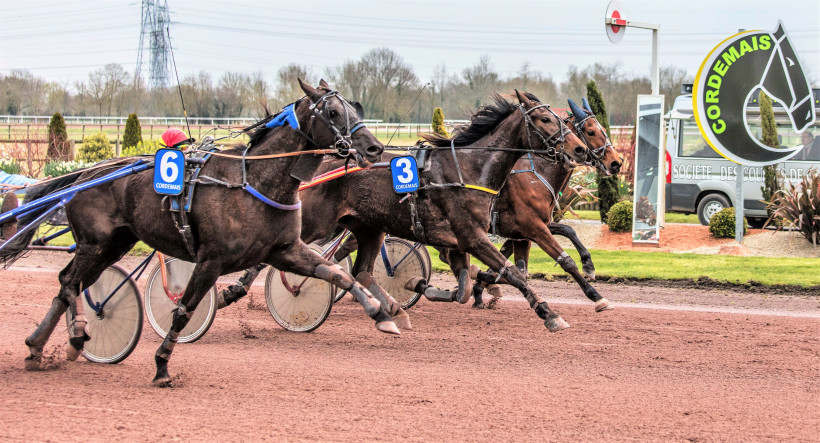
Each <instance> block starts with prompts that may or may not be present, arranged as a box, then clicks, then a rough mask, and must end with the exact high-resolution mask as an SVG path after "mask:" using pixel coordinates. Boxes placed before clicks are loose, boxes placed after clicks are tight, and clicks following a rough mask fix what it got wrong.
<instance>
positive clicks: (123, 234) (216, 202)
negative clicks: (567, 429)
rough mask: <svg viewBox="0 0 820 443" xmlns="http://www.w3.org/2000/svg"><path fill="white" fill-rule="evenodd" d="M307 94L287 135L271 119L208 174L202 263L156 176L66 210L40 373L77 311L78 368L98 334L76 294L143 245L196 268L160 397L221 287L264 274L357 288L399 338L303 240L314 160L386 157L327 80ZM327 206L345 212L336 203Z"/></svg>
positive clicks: (159, 375)
mask: <svg viewBox="0 0 820 443" xmlns="http://www.w3.org/2000/svg"><path fill="white" fill-rule="evenodd" d="M299 85H300V86H301V88H302V90H303V91H304V92H305V94H306V97H305V98H302V99H300V100H299V101H297V102H295V103H294V104H293V105H292V106H289V107H286V108H285V110H288V108H290V110H291V114H290V116H288V115H284V116H283V117H288V120H289V123H288V125H287V126H289V127H286V126H285V125H282V126H273V127H268V126H271V125H268V123H271V122H272V120H274V118H275V117H277V116H278V115H282V114H283V113H280V114H278V115H277V116H270V115H269V116H268V117H266V118H265V119H263V120H262V121H260V122H258V123H257V124H255V125H252V126H250V127H249V128H246V130H247V132H248V134H249V136H250V142H249V143H248V145H247V146H238V147H236V148H233V149H230V150H225V151H220V152H215V153H212V155H213V157H211V159H210V160H208V162H207V163H205V164H204V166H203V167H202V170H201V173H200V174H199V179H198V180H199V186H197V190H196V192H197V193H196V198H195V199H194V201H193V204H192V208H191V211H190V215H189V222H190V226H191V231H192V232H191V233H190V234H191V237H192V240H193V242H194V247H193V249H194V253H193V254H192V253H191V252H189V251H190V250H191V249H192V248H191V247H190V246H191V245H190V242H189V241H186V239H185V238H183V236H182V235H181V231H180V229H179V226H178V225H177V221H176V220H175V219H174V218H173V217H172V216H171V213H170V211H169V210H168V204H166V201H165V200H164V199H163V197H162V196H161V195H158V194H156V193H154V192H151V191H150V189H151V188H152V183H153V174H154V172H153V170H151V169H149V170H147V171H143V172H140V173H136V174H133V175H129V176H127V177H125V178H122V179H119V180H115V181H113V182H109V183H106V184H104V185H101V186H98V187H93V188H91V189H89V190H87V191H84V192H81V193H79V194H77V195H76V197H74V199H73V200H71V201H70V202H69V203H68V205H66V215H67V217H68V223H69V226H70V227H71V231H72V233H73V234H74V238H75V240H76V242H77V249H76V253H75V255H74V258H73V259H72V260H71V262H70V263H69V264H68V265H67V266H66V267H65V268H64V269H63V270H62V271H61V272H60V275H59V280H60V291H59V294H58V295H57V296H56V297H55V298H54V300H53V301H52V304H51V309H50V310H49V311H48V313H47V314H46V316H45V318H44V319H43V321H41V322H40V324H39V325H38V326H37V328H36V329H35V331H34V332H33V333H32V334H31V336H29V337H28V338H27V339H26V345H27V346H28V347H29V350H30V353H31V355H30V356H29V357H27V358H26V363H27V367H36V366H37V365H38V364H39V362H40V360H41V355H42V350H43V346H44V345H45V343H46V341H47V340H48V338H49V336H50V335H51V333H52V332H53V330H54V327H55V326H56V324H57V322H58V321H59V318H60V316H62V314H63V313H64V312H65V311H66V309H71V312H72V313H73V314H74V315H73V317H74V319H75V320H74V323H73V324H71V325H70V326H69V328H68V329H69V345H68V346H67V348H66V351H67V354H68V358H69V359H72V360H73V359H76V358H77V356H79V354H80V352H81V350H82V348H83V343H84V342H85V341H86V340H87V339H88V337H90V334H92V333H94V331H87V330H86V328H85V326H86V321H85V314H84V312H83V305H82V303H78V299H77V296H78V294H79V293H80V291H81V290H82V288H87V287H89V286H91V284H93V283H94V282H95V281H96V280H97V279H98V278H99V276H100V275H101V273H102V272H103V270H104V269H105V268H106V267H108V266H110V265H112V264H114V263H115V262H116V261H118V260H119V259H120V258H121V257H122V256H123V255H124V254H125V253H126V252H128V251H129V250H130V249H131V248H132V247H133V246H134V244H135V243H136V242H137V241H138V240H142V241H144V242H145V243H146V244H148V245H149V246H150V247H152V248H154V249H156V250H158V251H160V252H162V253H164V254H167V255H169V256H172V257H178V258H180V259H182V260H186V261H189V262H193V263H195V267H194V270H193V274H192V275H191V279H190V282H189V284H188V286H187V287H186V288H185V292H184V294H183V296H182V299H181V300H180V302H179V303H178V308H177V309H176V310H175V311H174V317H173V322H172V325H171V328H170V331H169V332H168V334H167V336H166V337H165V340H164V341H163V342H162V345H160V347H159V348H158V350H157V352H156V354H155V358H154V359H155V363H156V375H155V377H154V379H153V383H154V385H156V386H168V385H169V384H170V382H171V378H170V376H169V373H168V360H169V358H170V356H171V353H172V352H173V350H174V346H175V344H176V341H177V337H178V335H179V332H180V331H181V330H182V329H183V328H184V327H185V325H186V324H187V322H188V320H189V319H190V316H191V315H192V314H193V312H194V310H195V309H196V307H197V304H198V303H199V302H200V300H201V299H202V297H203V295H204V294H205V292H207V291H208V290H209V288H211V287H212V286H213V285H214V283H216V280H217V277H219V276H221V275H224V274H228V273H231V272H236V271H240V270H243V269H245V268H248V267H250V266H252V265H255V264H257V263H260V262H263V263H267V264H270V265H272V266H274V267H276V268H277V269H282V270H285V271H289V272H293V273H296V274H299V275H303V276H311V277H316V278H321V279H323V280H326V281H328V282H330V283H332V284H334V285H336V286H340V287H342V288H345V289H348V288H349V290H350V291H351V294H353V296H354V298H355V299H356V300H357V301H358V302H359V303H360V304H361V305H362V306H363V307H364V310H365V312H366V313H367V314H368V315H369V316H370V317H371V318H372V319H374V320H375V322H376V328H377V329H378V330H379V331H382V332H386V333H393V334H399V331H398V329H397V328H396V325H395V323H393V321H392V320H391V318H390V316H389V315H388V314H387V313H386V312H385V311H384V310H383V309H382V308H381V303H380V301H379V300H378V299H376V298H374V297H373V295H372V294H371V293H370V292H369V291H368V290H367V289H365V288H364V287H362V286H361V285H360V284H359V283H357V282H356V281H355V280H354V279H353V278H352V277H351V276H350V275H349V274H347V273H345V272H344V271H343V270H342V268H341V267H340V266H338V265H334V264H332V263H331V262H329V261H327V260H325V259H323V258H321V257H320V256H319V255H318V254H316V253H315V252H313V251H312V250H310V248H308V247H307V245H305V243H303V242H302V241H301V240H300V239H299V233H300V229H301V211H300V205H301V203H300V201H299V196H298V194H297V189H298V186H299V183H300V181H301V180H300V179H299V178H297V177H295V176H294V175H297V176H300V177H301V176H305V175H308V176H311V177H312V173H313V172H315V170H316V168H318V166H319V164H320V161H321V159H322V155H316V154H315V152H316V149H319V150H322V151H321V153H322V154H324V153H328V152H330V151H331V150H332V152H336V153H338V154H339V155H340V156H347V155H349V154H351V153H352V154H353V155H354V156H355V158H356V161H357V163H358V165H359V166H361V167H369V166H370V165H372V163H373V162H376V161H378V160H379V159H380V158H381V154H382V152H383V150H384V146H383V145H382V144H381V143H380V142H379V141H378V140H377V139H376V137H374V136H373V134H371V133H370V132H369V131H368V130H367V128H366V127H364V125H363V124H362V122H361V106H360V105H359V106H358V107H357V106H355V105H354V104H353V103H351V102H349V101H347V100H346V99H345V98H343V97H342V96H341V95H340V94H339V93H338V92H336V91H333V90H331V89H330V88H329V87H328V85H327V83H325V82H324V80H323V81H321V82H320V85H319V87H318V88H313V87H311V86H309V85H307V84H305V83H303V82H302V81H301V80H299ZM294 120H295V121H294ZM301 128H304V130H302V129H301ZM326 147H331V148H332V149H331V150H325V148H326ZM299 152H305V154H304V155H299ZM307 153H310V154H307ZM296 172H298V174H296ZM96 174H98V173H97V172H93V171H92V172H87V173H84V174H78V175H76V176H74V178H73V181H78V182H81V181H85V180H88V179H90V178H92V177H93V176H94V175H96ZM55 183H58V184H59V185H65V184H66V183H59V182H54V183H48V184H45V185H42V186H40V187H34V188H32V189H30V190H29V192H28V195H27V199H28V200H33V199H35V198H39V197H40V196H43V195H46V194H48V193H49V192H51V191H54V190H55V189H56V188H57V187H58V184H55ZM206 185H208V186H206ZM322 204H325V205H327V206H335V202H330V203H329V204H328V202H323V203H322Z"/></svg>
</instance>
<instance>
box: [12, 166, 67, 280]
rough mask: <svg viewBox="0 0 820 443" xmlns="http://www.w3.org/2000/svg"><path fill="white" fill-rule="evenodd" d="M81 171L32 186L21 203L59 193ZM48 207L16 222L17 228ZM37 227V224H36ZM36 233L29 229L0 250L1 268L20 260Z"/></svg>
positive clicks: (24, 225) (26, 215) (27, 189)
mask: <svg viewBox="0 0 820 443" xmlns="http://www.w3.org/2000/svg"><path fill="white" fill-rule="evenodd" d="M80 172H81V171H74V172H73V173H70V174H66V175H64V176H62V177H57V178H55V179H51V180H48V181H47V182H45V183H43V184H40V185H34V186H32V187H29V188H26V198H25V199H23V203H24V204H25V203H29V202H33V201H35V200H37V199H39V198H42V197H45V196H47V195H48V194H51V193H52V192H56V191H59V190H61V189H63V188H65V187H67V186H69V185H71V184H73V183H74V182H76V181H77V180H78V179H79V178H80V176H81V175H82V174H81V173H80ZM49 208H50V207H49V206H45V207H43V208H40V209H37V210H35V211H31V212H29V213H27V214H25V215H23V216H22V217H20V218H19V219H18V220H17V226H20V227H26V226H28V225H30V224H31V223H32V222H34V220H36V219H37V217H39V216H41V215H43V213H44V212H46V211H48V210H49ZM38 225H39V224H38ZM36 232H37V229H31V230H30V231H29V232H27V233H26V234H25V235H22V236H20V237H18V238H17V239H15V240H14V241H13V242H12V243H9V244H8V245H6V246H5V247H4V248H3V249H2V250H0V263H2V265H3V267H8V266H10V265H11V264H12V263H14V261H15V260H17V259H18V258H20V255H22V254H23V253H24V252H25V251H26V247H28V244H29V243H30V242H31V239H32V238H33V237H34V234H35V233H36Z"/></svg>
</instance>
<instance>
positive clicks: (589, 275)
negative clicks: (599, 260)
mask: <svg viewBox="0 0 820 443" xmlns="http://www.w3.org/2000/svg"><path fill="white" fill-rule="evenodd" d="M584 274H585V275H586V278H587V281H596V280H595V271H593V272H585V273H584Z"/></svg>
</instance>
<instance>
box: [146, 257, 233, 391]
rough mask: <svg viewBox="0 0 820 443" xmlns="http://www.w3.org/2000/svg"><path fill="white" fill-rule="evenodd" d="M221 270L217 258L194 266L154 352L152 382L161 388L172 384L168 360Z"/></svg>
mask: <svg viewBox="0 0 820 443" xmlns="http://www.w3.org/2000/svg"><path fill="white" fill-rule="evenodd" d="M221 271H222V268H221V263H220V262H219V261H216V260H208V261H204V262H199V263H197V264H196V266H194V270H193V272H192V273H191V279H190V280H189V281H188V286H186V287H185V292H184V293H183V294H182V298H181V299H180V300H179V303H177V308H176V309H175V310H174V317H173V319H172V320H171V328H170V330H169V331H168V334H167V335H166V336H165V340H163V341H162V344H161V345H160V346H159V348H157V352H156V354H154V362H155V363H156V365H157V373H156V375H155V376H154V380H153V382H152V383H153V384H154V386H157V387H160V388H164V387H168V386H171V381H172V380H171V376H170V375H169V374H168V360H170V358H171V354H172V353H173V352H174V347H175V346H176V344H177V339H178V338H179V332H180V331H182V329H183V328H185V325H187V324H188V321H189V320H190V319H191V317H192V316H193V315H194V311H195V310H196V307H197V306H198V305H199V302H200V301H201V300H202V297H203V296H205V293H206V292H208V291H209V290H210V289H211V287H212V286H213V285H214V284H216V280H217V278H219V275H220V274H221Z"/></svg>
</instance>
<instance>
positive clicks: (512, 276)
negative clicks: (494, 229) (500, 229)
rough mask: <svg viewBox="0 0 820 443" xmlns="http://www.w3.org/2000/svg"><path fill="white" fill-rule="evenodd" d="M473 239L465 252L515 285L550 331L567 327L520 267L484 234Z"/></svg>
mask: <svg viewBox="0 0 820 443" xmlns="http://www.w3.org/2000/svg"><path fill="white" fill-rule="evenodd" d="M473 238H474V239H475V241H474V242H472V244H470V245H469V248H468V249H467V252H469V253H470V254H473V255H474V256H476V257H477V258H478V259H479V260H481V261H482V262H484V263H485V264H487V265H489V266H490V268H492V269H493V270H495V271H496V272H497V273H498V274H499V275H501V276H502V277H504V278H505V279H506V280H507V282H509V284H511V285H513V286H515V287H516V288H517V289H518V290H519V291H521V293H522V294H523V295H524V298H525V299H527V302H529V304H530V308H532V309H533V310H535V313H536V315H538V317H539V318H541V319H542V320H544V326H546V327H547V330H549V331H550V332H558V331H560V330H562V329H566V328H568V327H569V325H568V324H567V322H565V321H564V320H563V319H562V318H561V317H560V316H559V315H558V314H556V313H555V312H554V311H553V310H552V309H550V307H549V305H547V302H546V301H544V300H543V299H542V298H541V297H539V296H538V295H537V294H535V292H534V291H533V290H532V288H531V287H530V286H529V285H528V284H527V278H526V277H525V276H524V274H523V273H522V272H521V270H520V269H518V268H517V267H515V266H514V265H513V264H512V263H510V261H509V260H507V259H506V258H505V257H504V255H502V254H501V252H500V251H499V250H498V249H496V248H495V246H494V245H493V244H492V243H490V240H489V239H488V238H487V237H486V236H480V235H479V236H474V237H473Z"/></svg>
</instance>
